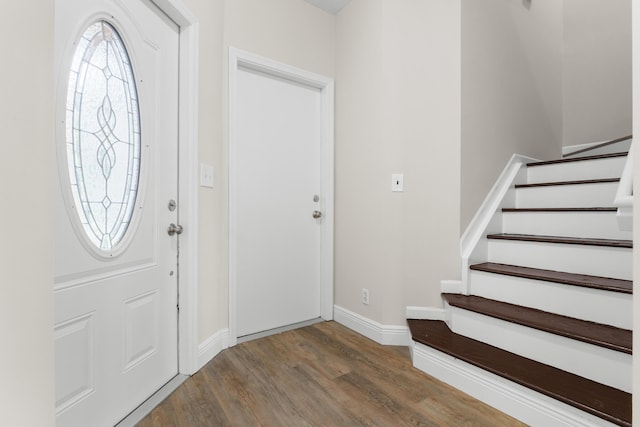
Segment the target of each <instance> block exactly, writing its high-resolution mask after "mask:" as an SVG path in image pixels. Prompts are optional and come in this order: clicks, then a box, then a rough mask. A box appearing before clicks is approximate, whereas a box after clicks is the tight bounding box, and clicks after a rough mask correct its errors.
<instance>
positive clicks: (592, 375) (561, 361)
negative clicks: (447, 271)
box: [450, 307, 632, 393]
mask: <svg viewBox="0 0 640 427" xmlns="http://www.w3.org/2000/svg"><path fill="white" fill-rule="evenodd" d="M450 308H451V311H452V313H451V314H452V318H451V325H450V326H451V329H452V330H453V331H454V332H455V333H457V334H460V335H464V336H466V337H469V338H472V339H475V340H478V341H482V342H485V343H487V344H490V345H492V346H494V347H498V348H501V349H503V350H506V351H509V352H511V353H515V354H518V355H520V356H523V357H527V358H529V359H533V360H536V361H538V362H540V363H544V364H546V365H550V366H554V367H556V368H558V369H562V370H564V371H567V372H571V373H573V374H576V375H580V376H582V377H584V378H588V379H590V380H593V381H596V382H598V383H601V384H605V385H608V386H611V387H614V388H617V389H619V390H623V391H626V392H628V393H631V382H632V381H631V378H632V356H631V355H630V354H626V353H621V352H619V351H614V350H609V349H606V348H603V347H599V346H596V345H592V344H587V343H584V342H582V341H577V340H573V339H570V338H565V337H561V336H559V335H555V334H551V333H547V332H543V331H540V330H537V329H532V328H529V327H525V326H521V325H517V324H515V323H511V322H506V321H503V320H500V319H496V318H494V317H489V316H485V315H482V314H478V313H474V312H471V311H467V310H463V309H459V308H456V307H450Z"/></svg>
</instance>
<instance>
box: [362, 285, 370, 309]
mask: <svg viewBox="0 0 640 427" xmlns="http://www.w3.org/2000/svg"><path fill="white" fill-rule="evenodd" d="M362 303H363V304H364V305H369V289H367V288H362Z"/></svg>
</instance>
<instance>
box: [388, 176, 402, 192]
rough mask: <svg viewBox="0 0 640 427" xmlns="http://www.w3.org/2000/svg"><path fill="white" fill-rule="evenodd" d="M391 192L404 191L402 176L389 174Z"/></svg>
mask: <svg viewBox="0 0 640 427" xmlns="http://www.w3.org/2000/svg"><path fill="white" fill-rule="evenodd" d="M391 191H404V175H403V174H401V173H393V174H391Z"/></svg>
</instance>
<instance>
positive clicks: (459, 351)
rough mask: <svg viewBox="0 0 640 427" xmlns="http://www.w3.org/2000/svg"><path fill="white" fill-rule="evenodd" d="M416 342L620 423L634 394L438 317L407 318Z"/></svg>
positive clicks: (627, 420) (625, 422)
mask: <svg viewBox="0 0 640 427" xmlns="http://www.w3.org/2000/svg"><path fill="white" fill-rule="evenodd" d="M407 323H408V324H409V329H410V330H411V335H412V338H413V340H414V341H416V342H419V343H420V344H423V345H426V346H429V347H432V348H435V349H437V350H439V351H441V352H443V353H446V354H448V355H450V356H453V357H455V358H458V359H460V360H463V361H465V362H467V363H470V364H472V365H474V366H477V367H479V368H481V369H484V370H486V371H488V372H491V373H493V374H495V375H498V376H501V377H503V378H506V379H508V380H510V381H513V382H514V383H517V384H520V385H522V386H524V387H528V388H530V389H532V390H535V391H537V392H539V393H542V394H544V395H546V396H549V397H551V398H553V399H556V400H558V401H560V402H563V403H566V404H568V405H571V406H573V407H575V408H578V409H580V410H582V411H585V412H588V413H590V414H592V415H595V416H597V417H600V418H602V419H604V420H607V421H609V422H611V423H614V424H616V425H620V426H628V427H630V426H631V394H629V393H626V392H624V391H621V390H618V389H615V388H613V387H609V386H606V385H603V384H599V383H596V382H595V381H591V380H588V379H586V378H583V377H580V376H577V375H574V374H571V373H569V372H566V371H563V370H560V369H557V368H554V367H552V366H548V365H545V364H542V363H539V362H536V361H534V360H531V359H527V358H524V357H521V356H518V355H516V354H513V353H510V352H508V351H505V350H502V349H499V348H496V347H493V346H491V345H489V344H485V343H482V342H480V341H476V340H473V339H471V338H467V337H464V336H462V335H457V334H455V333H453V332H452V331H451V330H449V328H448V327H447V326H446V324H445V323H444V322H440V321H437V320H413V319H409V320H407Z"/></svg>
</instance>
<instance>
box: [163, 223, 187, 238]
mask: <svg viewBox="0 0 640 427" xmlns="http://www.w3.org/2000/svg"><path fill="white" fill-rule="evenodd" d="M183 231H184V229H183V228H182V226H181V225H175V224H174V223H171V224H169V227H167V234H169V236H173V235H174V234H177V235H180V234H182V232H183Z"/></svg>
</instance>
